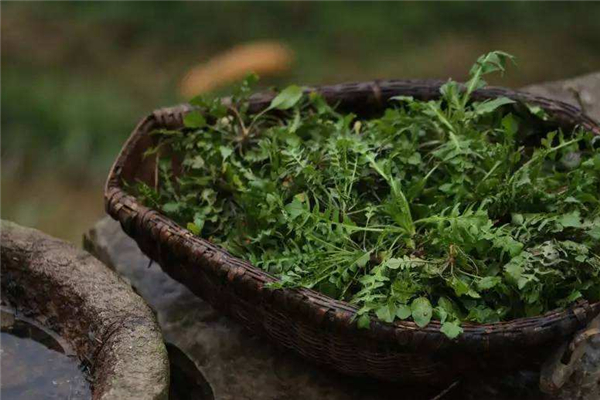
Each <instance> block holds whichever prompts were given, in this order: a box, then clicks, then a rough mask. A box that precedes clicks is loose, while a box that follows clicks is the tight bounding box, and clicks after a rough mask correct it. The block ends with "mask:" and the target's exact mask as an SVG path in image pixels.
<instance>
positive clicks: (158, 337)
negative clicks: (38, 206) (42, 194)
mask: <svg viewBox="0 0 600 400" xmlns="http://www.w3.org/2000/svg"><path fill="white" fill-rule="evenodd" d="M0 230H1V244H2V248H1V251H0V254H1V261H2V268H1V275H0V276H1V288H2V290H1V291H2V300H3V301H4V302H7V303H8V304H9V305H10V306H12V307H13V308H15V309H16V310H17V311H18V312H20V313H22V314H23V315H26V316H27V317H29V318H33V319H35V320H36V321H38V322H40V323H42V324H43V325H45V326H47V327H48V328H50V329H51V330H53V331H55V332H56V333H58V334H59V335H60V336H61V337H63V338H64V339H65V340H66V341H67V342H68V343H69V345H70V346H71V348H73V349H74V350H75V352H76V353H77V355H78V357H79V359H80V360H81V361H82V364H83V365H84V366H86V367H87V369H88V371H89V377H90V378H91V386H92V398H93V399H103V400H104V399H106V400H108V399H123V398H136V399H148V400H150V399H153V400H154V399H157V400H162V399H167V398H168V393H169V360H168V356H167V351H166V348H165V345H164V342H163V339H162V334H161V331H160V328H159V327H158V324H157V322H156V318H155V316H154V314H153V313H152V311H151V310H150V308H149V307H148V306H147V305H146V303H145V302H144V300H143V299H142V298H141V297H140V296H138V295H137V294H136V293H134V291H133V290H132V289H131V287H130V286H129V285H128V284H127V283H126V282H125V281H124V280H123V279H122V278H120V277H119V276H118V275H117V274H116V273H114V272H113V271H111V270H110V269H108V268H107V267H106V266H105V265H104V264H102V263H101V262H100V261H98V260H97V259H96V258H94V257H93V256H91V255H90V254H88V253H86V252H84V251H83V250H80V249H77V248H75V247H74V246H73V245H71V244H69V243H67V242H64V241H61V240H58V239H55V238H53V237H51V236H48V235H46V234H44V233H42V232H40V231H37V230H35V229H30V228H24V227H21V226H19V225H16V224H14V223H11V222H7V221H2V222H1V225H0Z"/></svg>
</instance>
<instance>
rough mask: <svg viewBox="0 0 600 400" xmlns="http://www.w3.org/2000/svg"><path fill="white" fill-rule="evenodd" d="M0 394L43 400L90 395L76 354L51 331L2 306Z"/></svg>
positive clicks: (13, 399)
mask: <svg viewBox="0 0 600 400" xmlns="http://www.w3.org/2000/svg"><path fill="white" fill-rule="evenodd" d="M1 318H2V331H1V333H0V369H1V370H2V381H1V383H0V398H2V399H3V400H44V399H48V400H49V399H72V400H88V399H91V398H92V393H91V390H90V386H89V383H88V382H87V380H86V378H85V376H84V374H83V372H82V371H81V369H80V365H79V360H78V359H77V357H76V356H74V355H73V354H69V353H71V352H70V351H69V349H68V348H64V347H63V346H65V345H64V343H60V339H59V338H57V337H56V336H55V334H53V333H52V332H49V331H47V330H45V329H44V328H42V327H41V326H40V325H37V324H34V323H33V322H30V321H26V320H23V319H20V318H19V317H18V316H17V317H15V314H14V313H13V312H12V310H9V309H6V308H2V316H1Z"/></svg>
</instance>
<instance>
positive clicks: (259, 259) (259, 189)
mask: <svg viewBox="0 0 600 400" xmlns="http://www.w3.org/2000/svg"><path fill="white" fill-rule="evenodd" d="M510 60H512V57H511V56H510V55H508V54H506V53H502V52H492V53H489V54H487V55H484V56H482V57H480V58H479V59H478V60H477V62H476V64H475V65H474V67H473V68H472V70H471V73H470V79H469V81H468V82H467V83H466V84H465V85H464V86H463V85H459V84H458V83H456V82H453V81H449V82H447V83H446V84H444V85H443V86H442V87H441V89H440V92H441V97H440V99H438V100H429V101H419V100H415V99H413V98H412V97H407V96H397V97H394V98H392V99H391V100H390V101H389V103H388V108H387V109H386V110H384V111H382V113H381V114H380V115H377V116H374V117H371V118H368V119H367V118H364V117H360V116H357V115H354V114H347V113H340V112H338V111H336V109H335V108H334V107H332V106H330V105H328V104H327V103H326V102H325V101H324V99H323V98H322V97H321V96H319V95H318V94H317V93H310V94H303V91H302V89H301V88H300V87H298V86H290V87H288V88H287V89H285V90H283V91H282V92H281V93H280V94H279V95H277V96H276V97H275V98H274V99H273V101H272V102H271V104H270V106H269V107H268V108H267V109H266V110H265V111H263V112H261V113H258V114H250V113H248V96H249V94H250V86H251V83H252V81H254V80H255V78H254V77H250V79H249V80H246V81H245V82H244V83H243V84H242V85H241V87H240V89H239V90H237V91H236V92H235V93H234V96H233V97H232V102H231V105H230V106H227V107H226V106H224V105H223V104H222V103H221V102H220V101H218V100H211V101H209V100H206V99H203V98H196V99H194V100H193V104H194V105H196V106H198V107H199V110H198V111H194V112H191V113H189V114H188V115H187V116H186V117H185V120H184V122H185V126H186V128H185V129H183V130H178V131H168V130H162V131H157V132H155V133H154V135H155V137H156V139H157V145H156V147H155V148H153V149H150V150H149V151H148V152H147V154H148V156H152V157H156V158H157V160H159V162H158V165H157V183H158V184H156V183H155V182H153V183H152V185H147V184H144V183H139V184H138V185H137V186H136V188H135V193H136V195H137V196H138V197H139V198H141V199H142V200H143V201H144V202H145V204H147V205H149V206H151V207H154V208H156V209H158V210H160V211H162V212H163V213H165V214H166V215H167V216H169V217H170V218H172V219H174V220H175V221H177V222H178V223H180V224H181V225H182V226H186V227H187V228H188V229H189V230H190V231H191V232H192V233H193V234H195V235H199V236H202V237H204V238H206V239H208V240H210V241H212V242H214V243H217V244H219V245H220V246H222V247H224V248H225V249H227V250H228V251H229V252H230V253H232V254H233V255H235V256H238V257H241V258H244V259H247V260H249V261H250V262H252V263H253V264H254V265H256V266H257V267H260V268H262V269H264V270H265V271H267V272H269V273H271V274H274V275H276V276H277V277H279V278H280V279H279V281H277V282H276V283H274V284H273V285H272V288H274V289H276V288H282V287H308V288H313V289H315V290H317V291H320V292H322V293H324V294H326V295H328V296H331V297H333V298H337V299H342V300H345V301H348V302H351V303H353V304H355V305H357V307H358V308H359V311H358V313H357V323H358V325H359V326H360V327H363V328H368V327H369V326H370V322H371V318H372V317H373V316H376V317H377V318H379V319H380V320H383V321H386V322H394V321H395V320H397V319H400V320H404V319H409V318H411V319H412V320H413V321H414V322H415V323H416V324H417V325H419V326H421V327H423V326H426V325H428V324H429V323H430V321H431V320H432V319H436V320H439V321H440V323H441V324H442V325H441V326H442V328H441V331H442V332H443V333H444V334H446V335H447V336H448V337H450V338H455V337H457V336H458V335H460V334H461V332H462V328H461V323H462V322H463V321H470V322H475V323H493V322H497V321H501V320H507V319H511V318H518V317H524V316H531V315H538V314H540V313H543V312H545V311H548V310H551V309H554V308H558V307H566V306H568V305H569V304H571V303H572V302H574V301H577V300H580V299H587V300H590V301H598V300H599V299H600V257H599V255H598V254H600V199H599V195H598V194H599V193H600V149H599V146H598V145H597V142H598V140H597V138H595V137H594V135H592V134H591V133H589V132H585V131H583V130H580V129H576V130H573V131H571V132H563V131H561V130H559V129H557V130H553V129H550V128H545V127H547V126H551V125H549V122H550V121H551V118H550V116H549V115H547V114H546V113H545V112H544V110H543V109H541V108H539V107H538V106H531V105H525V107H523V106H518V105H517V104H515V102H514V101H513V100H510V99H507V98H503V97H500V98H496V99H492V100H486V101H479V102H475V101H473V100H472V99H471V94H472V93H473V91H475V90H477V89H479V88H481V87H483V86H485V82H483V80H482V78H483V77H484V76H485V75H486V74H489V73H491V72H503V71H504V70H505V64H506V63H507V62H508V61H510ZM272 110H278V111H277V112H275V113H273V112H271V111H272ZM541 119H543V120H546V121H548V122H545V123H544V124H541V123H539V124H535V123H532V121H534V122H535V121H536V120H537V121H538V122H540V120H541ZM544 129H546V130H544ZM173 160H178V162H179V161H180V163H181V165H178V166H177V167H174V163H173Z"/></svg>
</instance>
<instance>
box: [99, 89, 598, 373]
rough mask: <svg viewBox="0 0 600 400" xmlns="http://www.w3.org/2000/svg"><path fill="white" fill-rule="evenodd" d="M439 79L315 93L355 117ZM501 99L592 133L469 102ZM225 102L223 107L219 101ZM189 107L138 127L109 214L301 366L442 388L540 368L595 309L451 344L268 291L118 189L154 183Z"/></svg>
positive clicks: (554, 104)
mask: <svg viewBox="0 0 600 400" xmlns="http://www.w3.org/2000/svg"><path fill="white" fill-rule="evenodd" d="M442 84H443V82H439V81H397V80H393V81H378V82H367V83H351V84H343V85H335V86H323V87H318V88H311V89H308V90H317V91H318V92H320V93H321V94H322V95H323V96H324V97H325V99H326V100H327V101H328V102H330V103H332V104H333V103H335V104H337V105H338V107H339V108H340V109H342V110H347V111H353V112H355V113H357V114H359V115H371V114H372V113H374V112H377V111H378V110H381V109H383V108H384V107H385V106H386V104H387V101H388V99H389V98H390V97H392V96H397V95H406V96H413V97H414V98H416V99H421V100H429V99H435V98H437V97H439V88H440V85H442ZM498 96H506V97H509V98H512V99H514V100H517V101H518V102H527V103H529V104H532V105H539V106H541V107H542V108H543V109H545V110H546V112H547V113H548V114H549V115H550V116H551V119H552V121H553V122H552V123H553V124H554V125H558V126H562V127H564V128H572V127H574V126H575V125H580V126H583V127H585V128H587V129H589V130H591V131H593V132H594V133H596V134H600V126H598V124H597V123H596V122H594V121H593V120H591V119H590V118H588V117H586V116H585V115H584V114H582V112H581V111H580V110H579V109H577V108H575V107H572V106H570V105H568V104H565V103H561V102H558V101H553V100H548V99H544V98H540V97H535V96H531V95H528V94H525V93H519V92H515V91H511V90H507V89H501V88H488V89H484V90H479V91H477V92H475V93H474V94H473V98H474V99H476V100H482V99H486V98H494V97H498ZM272 98H273V94H269V93H262V94H256V95H254V96H252V97H251V105H250V110H251V112H258V111H260V110H262V109H264V108H265V107H266V106H268V104H269V103H270V101H271V99H272ZM225 101H227V100H225ZM190 110H191V107H190V106H188V105H182V106H177V107H173V108H165V109H160V110H157V111H155V112H153V113H152V114H151V115H149V116H148V117H146V118H145V119H143V120H142V121H141V122H140V124H139V125H138V126H137V127H136V128H135V130H134V131H133V133H132V135H131V137H130V138H129V139H128V140H127V142H126V143H125V145H124V147H123V149H122V150H121V152H120V154H119V156H118V158H117V160H116V161H115V163H114V165H113V167H112V169H111V171H110V174H109V176H108V181H107V183H106V188H105V193H104V196H105V205H106V210H107V212H108V213H109V214H110V215H111V216H112V217H113V218H115V219H117V220H118V221H120V222H121V225H122V227H123V229H124V230H125V232H126V233H127V234H128V235H129V236H131V237H132V238H134V239H135V240H136V242H137V243H138V245H139V247H140V249H141V250H142V251H143V252H144V253H145V254H147V255H148V256H149V257H150V258H152V259H153V260H154V261H156V262H158V263H159V264H160V265H161V267H162V268H163V270H164V271H166V272H167V273H168V274H169V275H170V276H172V277H173V278H174V279H176V280H178V281H179V282H181V283H183V284H184V285H185V286H187V287H188V288H189V289H190V290H191V291H192V292H194V293H195V294H196V295H198V296H200V297H202V298H204V299H205V300H206V301H208V302H209V303H210V304H211V305H213V306H214V307H215V308H217V309H218V310H220V311H222V312H223V313H225V314H227V315H229V316H230V317H232V318H234V319H235V320H237V321H238V322H240V323H242V324H243V325H244V326H245V327H247V328H248V329H249V330H251V331H253V332H255V333H258V334H261V335H263V336H265V337H267V338H269V339H270V340H271V341H273V342H275V343H277V344H279V345H281V346H284V347H286V348H289V349H293V350H294V351H296V352H297V353H299V354H300V355H302V356H304V357H305V358H307V359H309V360H312V361H314V362H317V363H319V364H324V365H327V366H330V367H332V368H334V369H336V370H338V371H340V372H342V373H344V374H349V375H354V376H371V377H375V378H378V379H383V380H389V381H402V382H413V383H418V382H427V383H429V384H436V383H439V384H442V383H446V382H448V381H449V380H450V379H454V378H455V377H456V376H457V375H459V374H465V373H469V372H473V371H479V370H482V369H484V368H515V367H524V366H526V365H538V364H539V363H540V362H541V361H542V360H543V359H544V358H545V356H547V355H548V353H549V349H550V348H552V347H553V346H558V345H559V344H560V343H562V342H563V341H565V340H568V339H569V338H570V337H571V336H572V335H573V334H574V333H575V332H576V331H577V330H579V329H581V328H583V327H585V326H586V324H587V323H588V322H589V321H590V320H591V319H592V318H593V317H594V316H596V315H597V314H599V313H600V303H594V304H590V303H588V302H586V301H582V302H579V303H577V304H576V305H574V306H572V307H571V308H569V309H568V310H556V311H551V312H548V313H546V314H544V315H542V316H539V317H533V318H520V319H515V320H512V321H507V322H500V323H493V324H470V323H465V324H464V325H463V328H464V333H463V334H462V335H461V336H460V337H458V338H457V339H456V340H450V339H448V338H447V337H446V336H445V335H444V334H442V333H441V332H440V324H439V323H438V322H436V321H432V322H431V323H430V324H429V325H428V326H427V327H425V328H419V327H417V326H416V325H415V324H414V323H413V322H411V321H396V322H394V323H393V324H389V323H385V322H383V321H379V320H377V319H373V321H372V324H371V328H370V329H368V330H362V329H358V328H357V326H356V323H354V322H353V316H354V314H355V312H356V308H355V307H354V306H352V305H350V304H348V303H346V302H343V301H338V300H334V299H331V298H329V297H327V296H325V295H323V294H320V293H317V292H315V291H313V290H309V289H284V290H271V289H268V288H266V287H265V284H266V283H267V282H272V281H274V280H276V278H274V277H273V276H271V275H269V274H267V273H266V272H264V271H263V270H261V269H259V268H256V267H254V266H252V265H251V264H250V263H248V262H246V261H243V260H240V259H238V258H235V257H233V256H231V255H230V254H228V253H227V252H226V251H225V250H223V249H222V248H220V247H218V246H216V245H214V244H212V243H210V242H208V241H206V240H204V239H201V238H199V237H196V236H194V235H193V234H192V233H190V232H189V231H188V230H186V229H185V228H183V227H181V226H179V225H178V224H176V223H175V222H173V221H172V220H170V219H169V218H167V217H165V216H164V215H162V214H160V213H159V212H157V211H155V210H151V209H149V208H147V207H145V206H143V205H142V204H141V203H140V202H138V200H137V199H136V198H135V197H133V196H131V195H130V194H128V193H127V192H126V190H125V189H124V186H125V185H124V184H125V182H135V181H136V180H142V181H145V182H147V183H153V182H154V159H153V158H152V157H147V158H144V157H143V153H144V151H145V150H146V149H147V148H148V147H149V146H151V145H152V144H153V140H154V139H153V138H152V137H151V136H150V135H149V132H152V131H153V130H155V129H158V128H169V129H176V128H180V127H182V126H183V122H182V119H183V115H185V113H187V112H189V111H190Z"/></svg>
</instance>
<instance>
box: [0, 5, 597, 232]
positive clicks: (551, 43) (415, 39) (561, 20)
mask: <svg viewBox="0 0 600 400" xmlns="http://www.w3.org/2000/svg"><path fill="white" fill-rule="evenodd" d="M1 7H2V10H1V11H2V24H1V29H2V32H1V34H2V43H1V44H2V59H1V63H2V65H1V67H2V70H1V71H2V76H1V80H2V97H1V100H2V103H1V104H2V110H1V111H2V124H1V129H2V153H1V156H2V164H1V166H2V188H1V189H2V218H6V219H11V220H15V221H17V222H19V223H21V224H24V225H29V226H34V227H37V228H39V229H42V230H44V231H46V232H48V233H50V234H52V235H56V236H59V237H62V238H66V239H69V240H72V241H76V242H79V241H80V237H81V234H82V233H83V232H84V231H85V230H86V229H88V228H89V227H90V226H91V225H92V224H93V222H94V221H95V220H96V219H98V218H99V217H101V216H102V215H103V206H102V186H103V181H104V178H105V176H106V174H107V172H108V169H109V167H110V165H111V162H112V160H113V159H114V158H115V156H116V154H117V152H118V150H119V148H120V146H121V144H122V143H123V141H124V140H125V139H126V137H127V136H128V134H129V132H130V131H131V130H132V129H133V127H134V126H135V124H136V122H137V121H138V120H139V119H140V118H141V117H142V116H144V115H145V114H146V113H148V112H149V111H151V110H152V109H154V108H158V107H160V106H166V105H171V104H173V103H177V102H181V101H183V100H185V99H183V98H182V97H181V96H180V95H178V87H179V84H180V82H181V79H182V78H183V77H184V75H185V74H186V72H187V71H188V70H189V69H190V68H192V67H194V66H196V65H199V64H202V63H205V62H206V61H208V60H210V59H212V58H213V57H215V56H217V55H218V54H220V53H221V52H223V51H226V50H228V49H230V48H232V47H233V46H235V45H238V44H243V43H249V42H253V41H257V40H276V41H279V42H281V43H283V44H284V45H286V46H288V47H289V48H290V49H291V50H292V51H293V53H294V62H293V64H292V65H291V67H290V68H289V69H288V70H287V71H286V72H283V73H279V74H277V75H273V76H266V77H263V79H262V80H261V85H262V86H272V85H280V86H281V85H285V84H286V83H292V82H294V83H301V84H320V83H336V82H342V81H350V80H369V79H374V78H448V77H453V78H454V79H463V78H464V77H465V75H466V72H467V71H468V68H469V66H470V64H471V63H472V62H473V61H474V60H475V59H476V57H477V56H478V55H480V54H482V53H484V52H487V51H490V50H495V49H500V50H504V51H507V52H510V53H512V54H514V55H516V56H517V60H518V68H512V69H511V70H510V71H509V73H508V75H507V76H505V77H504V78H503V79H501V80H495V81H493V83H495V84H502V85H505V86H511V87H519V86H522V85H525V84H530V83H536V82H542V81H548V80H556V79H563V78H568V77H572V76H576V75H580V74H585V73H589V72H592V71H597V70H600V51H599V49H600V3H591V2H581V3H580V2H575V3H574V2H566V3H556V2H553V3H538V2H503V3H488V2H477V3H471V2H463V3H458V2H444V3H432V2H423V3H417V2H414V3H388V2H385V3H384V2H381V3H378V2H368V3H367V2H365V3H359V2H353V3H341V2H333V3H316V2H298V3H294V2H285V3H284V2H281V3H279V2H262V3H257V2H239V3H238V2H218V3H217V2H202V3H199V2H196V3H194V2H162V3H152V2H87V3H83V2H81V3H80V2H77V3H75V2H49V3H44V2H33V3H30V2H27V3H17V2H15V3H6V2H3V3H2V5H1ZM227 91H228V87H227V86H226V87H223V88H221V89H219V91H218V92H217V94H222V93H227Z"/></svg>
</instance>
